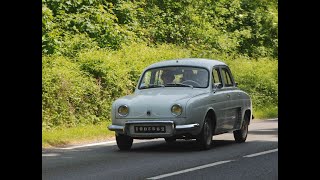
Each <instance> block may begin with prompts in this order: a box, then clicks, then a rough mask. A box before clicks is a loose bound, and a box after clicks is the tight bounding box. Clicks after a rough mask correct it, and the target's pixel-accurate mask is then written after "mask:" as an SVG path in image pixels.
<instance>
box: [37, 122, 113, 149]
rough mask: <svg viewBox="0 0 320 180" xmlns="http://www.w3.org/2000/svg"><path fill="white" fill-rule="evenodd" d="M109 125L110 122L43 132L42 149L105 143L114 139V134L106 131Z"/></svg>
mask: <svg viewBox="0 0 320 180" xmlns="http://www.w3.org/2000/svg"><path fill="white" fill-rule="evenodd" d="M109 124H111V122H109V121H108V122H102V123H100V124H98V125H86V126H80V127H72V128H59V129H53V130H46V131H44V130H43V131H42V148H50V147H63V146H66V145H71V144H83V143H89V142H97V141H105V140H107V139H110V138H112V137H114V132H113V131H109V130H108V129H107V126H108V125H109Z"/></svg>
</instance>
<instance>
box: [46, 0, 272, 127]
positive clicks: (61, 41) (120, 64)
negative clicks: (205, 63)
mask: <svg viewBox="0 0 320 180" xmlns="http://www.w3.org/2000/svg"><path fill="white" fill-rule="evenodd" d="M42 2H43V3H42V4H43V6H42V52H43V60H42V61H43V67H42V70H43V76H42V82H43V87H42V90H43V102H42V105H43V106H42V114H43V128H44V129H52V128H54V127H74V126H79V125H86V124H95V123H100V122H102V121H106V120H110V106H111V103H112V101H113V100H115V99H116V98H118V97H120V96H123V95H127V94H130V93H132V92H133V91H134V89H135V86H136V83H137V81H138V78H139V76H140V73H141V72H142V70H143V69H144V68H145V67H146V66H148V65H150V64H152V63H154V62H157V61H161V60H166V59H172V58H183V57H205V58H211V59H218V60H223V61H225V62H226V63H228V64H229V65H230V68H231V69H232V71H233V74H234V76H235V79H236V81H237V82H238V83H239V87H240V88H242V89H243V90H245V91H247V92H248V93H249V95H250V96H251V97H252V99H253V106H254V109H256V110H258V112H259V113H260V114H264V113H268V114H270V115H272V114H274V112H275V109H277V103H278V89H277V86H278V81H277V78H278V74H277V68H278V66H277V56H278V18H277V16H278V4H277V1H275V0H271V1H267V0H218V1H212V0H200V1H199V0H183V1H176V0H135V1H130V0H108V1H105V0H43V1H42ZM265 107H270V108H269V109H270V111H264V110H263V111H261V110H262V109H263V108H265Z"/></svg>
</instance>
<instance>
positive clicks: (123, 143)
mask: <svg viewBox="0 0 320 180" xmlns="http://www.w3.org/2000/svg"><path fill="white" fill-rule="evenodd" d="M116 141H117V145H118V148H119V149H120V150H130V149H131V146H132V143H133V138H132V137H130V136H127V135H121V134H119V135H116Z"/></svg>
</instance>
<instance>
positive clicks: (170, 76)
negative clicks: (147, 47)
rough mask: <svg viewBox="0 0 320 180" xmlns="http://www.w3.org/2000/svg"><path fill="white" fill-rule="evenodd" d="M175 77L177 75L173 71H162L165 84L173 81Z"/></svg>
mask: <svg viewBox="0 0 320 180" xmlns="http://www.w3.org/2000/svg"><path fill="white" fill-rule="evenodd" d="M174 78H175V77H174V75H173V73H172V72H171V71H163V72H162V75H161V79H162V81H163V84H169V83H172V82H173V80H174Z"/></svg>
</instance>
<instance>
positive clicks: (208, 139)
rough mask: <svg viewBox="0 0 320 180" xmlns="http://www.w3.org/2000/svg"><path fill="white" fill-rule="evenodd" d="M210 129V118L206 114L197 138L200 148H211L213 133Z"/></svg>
mask: <svg viewBox="0 0 320 180" xmlns="http://www.w3.org/2000/svg"><path fill="white" fill-rule="evenodd" d="M212 131H213V130H212V123H211V119H210V118H209V117H208V116H207V117H206V119H205V121H204V123H203V127H202V130H201V133H200V134H199V137H198V138H197V142H198V145H199V147H200V149H201V150H208V149H210V148H211V144H212V134H213V133H212Z"/></svg>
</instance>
